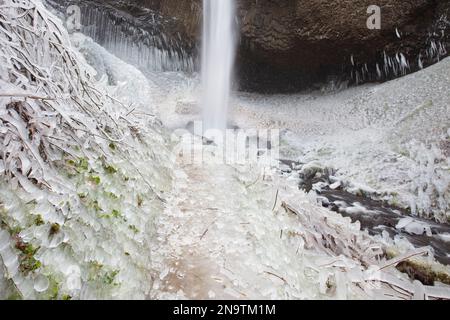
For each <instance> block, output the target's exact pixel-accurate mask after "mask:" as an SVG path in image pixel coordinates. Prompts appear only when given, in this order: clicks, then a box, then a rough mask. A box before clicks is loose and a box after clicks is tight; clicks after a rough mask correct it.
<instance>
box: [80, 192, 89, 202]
mask: <svg viewBox="0 0 450 320" xmlns="http://www.w3.org/2000/svg"><path fill="white" fill-rule="evenodd" d="M87 196H88V194H87V193H86V192H80V193H78V197H79V198H80V199H82V200H83V199H86V198H87Z"/></svg>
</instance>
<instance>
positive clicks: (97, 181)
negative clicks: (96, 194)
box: [88, 175, 101, 185]
mask: <svg viewBox="0 0 450 320" xmlns="http://www.w3.org/2000/svg"><path fill="white" fill-rule="evenodd" d="M88 180H89V182H92V183H93V184H95V185H99V184H100V182H101V179H100V177H99V176H94V175H91V176H89V178H88Z"/></svg>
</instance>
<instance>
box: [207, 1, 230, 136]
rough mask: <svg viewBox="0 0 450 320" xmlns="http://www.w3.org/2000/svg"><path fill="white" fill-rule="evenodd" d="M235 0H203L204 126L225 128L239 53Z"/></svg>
mask: <svg viewBox="0 0 450 320" xmlns="http://www.w3.org/2000/svg"><path fill="white" fill-rule="evenodd" d="M234 18H235V7H234V0H203V48H202V85H203V99H202V107H203V127H204V129H205V130H208V129H219V130H225V129H226V126H227V112H228V105H229V101H230V91H231V77H232V69H233V64H234V55H235V47H236V43H235V30H234Z"/></svg>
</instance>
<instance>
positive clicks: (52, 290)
mask: <svg viewBox="0 0 450 320" xmlns="http://www.w3.org/2000/svg"><path fill="white" fill-rule="evenodd" d="M49 281H50V285H49V287H48V290H47V292H48V298H49V300H58V297H59V284H58V282H57V281H56V280H55V279H54V278H52V277H49Z"/></svg>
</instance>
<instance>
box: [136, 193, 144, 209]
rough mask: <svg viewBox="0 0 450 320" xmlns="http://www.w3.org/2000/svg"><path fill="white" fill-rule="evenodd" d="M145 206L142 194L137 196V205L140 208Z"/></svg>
mask: <svg viewBox="0 0 450 320" xmlns="http://www.w3.org/2000/svg"><path fill="white" fill-rule="evenodd" d="M143 204H144V197H143V196H142V195H141V194H138V195H137V205H138V207H142V205H143Z"/></svg>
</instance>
